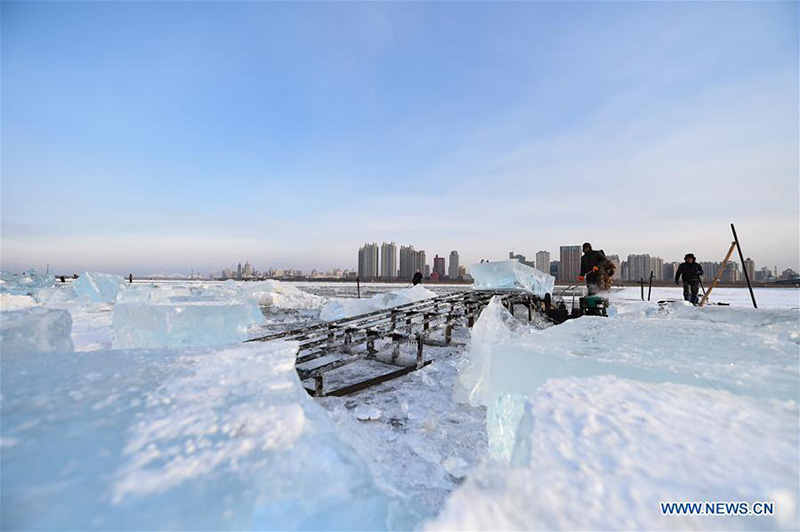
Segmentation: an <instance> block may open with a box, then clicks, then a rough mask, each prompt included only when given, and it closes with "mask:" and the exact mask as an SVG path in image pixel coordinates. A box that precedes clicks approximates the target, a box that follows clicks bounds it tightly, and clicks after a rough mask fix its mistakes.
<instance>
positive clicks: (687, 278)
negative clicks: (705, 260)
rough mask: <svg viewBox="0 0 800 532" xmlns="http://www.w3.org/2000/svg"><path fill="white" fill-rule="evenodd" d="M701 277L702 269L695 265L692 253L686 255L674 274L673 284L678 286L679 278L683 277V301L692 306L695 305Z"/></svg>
mask: <svg viewBox="0 0 800 532" xmlns="http://www.w3.org/2000/svg"><path fill="white" fill-rule="evenodd" d="M702 276H703V267H702V266H700V265H699V264H697V262H696V259H695V258H694V254H693V253H687V254H686V256H685V257H683V263H681V265H680V266H678V271H676V272H675V284H680V278H681V277H683V299H685V300H686V301H691V302H692V304H694V305H697V291H698V290H699V289H700V278H701V277H702Z"/></svg>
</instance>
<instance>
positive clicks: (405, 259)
mask: <svg viewBox="0 0 800 532" xmlns="http://www.w3.org/2000/svg"><path fill="white" fill-rule="evenodd" d="M416 261H417V252H416V251H414V246H400V278H401V279H406V280H411V278H412V277H414V272H415V271H416V269H417V267H416ZM420 271H422V270H420Z"/></svg>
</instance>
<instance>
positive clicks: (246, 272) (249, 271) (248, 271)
mask: <svg viewBox="0 0 800 532" xmlns="http://www.w3.org/2000/svg"><path fill="white" fill-rule="evenodd" d="M242 276H243V277H245V278H248V279H249V278H250V277H252V276H253V266H251V265H250V261H245V263H244V269H243V270H242Z"/></svg>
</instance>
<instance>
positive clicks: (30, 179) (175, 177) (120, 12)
mask: <svg viewBox="0 0 800 532" xmlns="http://www.w3.org/2000/svg"><path fill="white" fill-rule="evenodd" d="M0 9H1V10H2V11H1V12H0V16H1V17H2V19H1V21H2V28H0V29H2V33H0V39H2V42H1V43H0V44H2V50H1V54H2V55H1V58H2V78H0V84H1V85H0V89H1V90H2V117H1V120H2V123H1V125H2V128H1V129H2V131H1V133H2V189H1V190H0V201H1V203H2V213H1V219H0V222H1V223H2V227H1V230H2V257H1V258H2V263H3V264H2V267H3V268H6V269H9V268H10V269H18V268H23V267H28V266H42V265H44V264H47V263H49V264H51V265H52V266H51V267H52V268H55V269H58V270H66V271H72V270H82V269H95V270H108V271H119V272H122V273H127V272H128V271H133V272H136V273H142V274H144V273H150V272H153V271H161V270H165V271H188V270H189V269H190V268H194V269H196V270H198V269H199V270H201V271H203V272H206V273H207V272H211V271H214V270H219V269H221V268H223V267H226V266H230V265H232V264H235V262H237V261H239V260H242V261H243V260H245V259H249V260H250V261H251V262H252V263H253V264H254V265H255V267H256V268H259V269H261V268H266V267H268V266H276V267H290V268H291V267H294V268H303V269H307V270H308V269H311V268H318V269H327V268H331V267H335V266H339V267H345V268H348V267H354V266H355V265H356V251H357V248H358V246H359V245H361V244H363V243H364V242H367V241H368V242H373V241H375V242H378V243H380V242H382V241H395V242H397V243H398V245H399V244H413V245H415V246H416V247H417V248H418V249H425V250H426V251H427V252H428V255H429V256H430V257H431V258H432V257H433V256H434V254H437V253H438V254H439V255H446V254H448V253H449V252H450V250H452V249H457V250H459V251H460V252H461V255H462V262H471V261H477V260H480V259H481V258H489V259H499V258H503V257H505V256H507V253H508V251H510V250H512V249H513V250H515V251H517V252H521V253H525V254H528V255H533V254H534V253H535V252H536V251H538V250H540V249H545V250H549V251H550V252H551V253H553V254H554V255H556V254H557V251H558V246H559V245H566V244H579V243H581V242H583V241H586V240H589V241H592V242H594V243H595V245H596V247H601V248H603V249H605V250H606V252H607V253H618V254H620V255H627V254H628V253H637V252H642V253H645V252H649V253H651V254H654V255H659V256H662V257H664V258H665V259H678V258H680V257H682V256H683V254H684V253H685V252H686V251H693V252H694V253H695V254H697V255H698V256H700V257H701V260H721V258H722V256H723V255H724V253H725V251H726V250H727V246H728V243H729V242H730V235H729V227H728V224H729V223H730V222H735V223H737V229H738V231H739V233H740V238H741V240H742V243H743V245H744V248H745V252H746V254H748V255H751V256H752V257H753V258H754V259H755V260H756V262H757V266H758V267H760V266H763V265H766V266H770V267H772V266H773V265H777V266H778V267H779V268H780V269H783V268H785V267H792V268H795V269H797V267H798V253H800V251H799V250H798V245H799V244H798V242H800V233H799V232H798V226H799V225H800V212H799V210H798V209H799V208H798V201H799V198H800V192H799V191H798V4H797V3H790V2H785V3H779V2H771V3H727V2H713V3H711V2H709V3H688V2H670V3H645V2H641V3H632V2H631V3H626V2H614V3H585V2H581V3H577V2H576V3H489V2H476V3H462V2H443V3H378V2H368V3H356V2H333V3H312V2H307V3H277V2H276V3H267V2H248V3H244V2H243V3H224V2H207V3H203V2H174V3H159V2H144V3H135V2H3V3H2V6H1V7H0Z"/></svg>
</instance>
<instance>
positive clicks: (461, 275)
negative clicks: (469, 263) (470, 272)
mask: <svg viewBox="0 0 800 532" xmlns="http://www.w3.org/2000/svg"><path fill="white" fill-rule="evenodd" d="M466 276H467V268H466V266H459V267H458V277H459V278H464V277H466Z"/></svg>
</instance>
